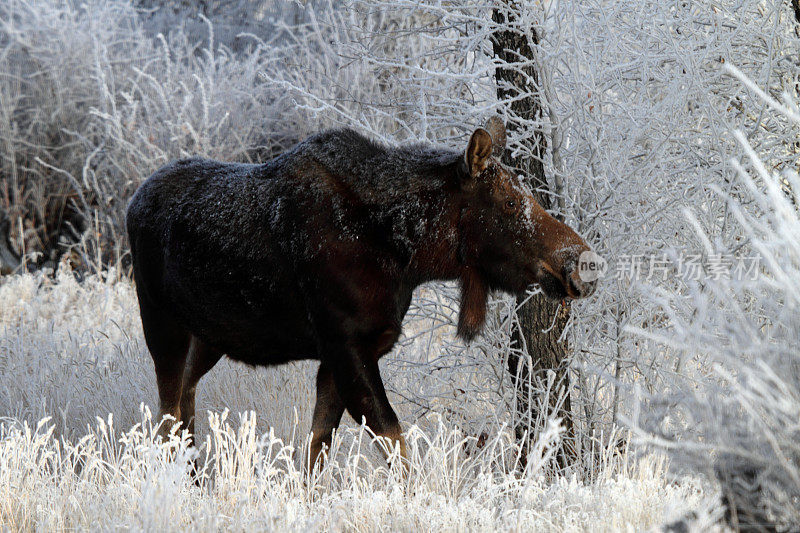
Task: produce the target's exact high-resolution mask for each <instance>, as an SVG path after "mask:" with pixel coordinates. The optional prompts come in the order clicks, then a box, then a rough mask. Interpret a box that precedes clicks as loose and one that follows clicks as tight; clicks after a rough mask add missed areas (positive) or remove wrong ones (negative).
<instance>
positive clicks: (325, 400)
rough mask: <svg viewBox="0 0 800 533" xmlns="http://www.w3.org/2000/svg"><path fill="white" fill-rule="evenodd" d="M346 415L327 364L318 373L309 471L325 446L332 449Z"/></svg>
mask: <svg viewBox="0 0 800 533" xmlns="http://www.w3.org/2000/svg"><path fill="white" fill-rule="evenodd" d="M343 413H344V402H342V399H341V398H340V397H339V392H338V391H337V390H336V383H334V381H333V373H332V372H331V370H330V368H328V366H327V365H326V364H325V363H322V364H320V365H319V370H318V371H317V403H316V404H315V405H314V419H313V420H312V422H311V432H312V434H313V435H312V437H311V450H310V456H309V461H310V462H309V465H308V471H309V472H311V470H312V469H313V468H314V464H316V462H317V459H318V458H319V457H320V454H321V453H322V448H323V446H327V447H330V445H331V436H332V435H333V430H334V429H335V428H336V427H337V426H338V425H339V422H340V421H341V420H342V414H343Z"/></svg>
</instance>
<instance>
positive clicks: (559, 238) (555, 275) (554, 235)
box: [458, 117, 596, 339]
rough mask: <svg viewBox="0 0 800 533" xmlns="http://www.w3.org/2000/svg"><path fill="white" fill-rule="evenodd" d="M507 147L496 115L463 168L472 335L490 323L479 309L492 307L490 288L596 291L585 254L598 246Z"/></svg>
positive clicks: (478, 134)
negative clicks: (546, 197) (540, 193)
mask: <svg viewBox="0 0 800 533" xmlns="http://www.w3.org/2000/svg"><path fill="white" fill-rule="evenodd" d="M505 148H506V131H505V126H504V125H503V123H502V121H501V120H500V119H499V118H497V117H493V118H492V119H490V120H489V121H488V123H487V126H486V128H485V129H484V128H478V129H477V130H475V132H474V133H473V134H472V136H471V137H470V140H469V143H468V145H467V149H466V151H465V152H464V160H463V163H462V164H461V165H460V168H459V170H458V173H459V180H460V186H461V189H462V191H463V193H464V204H463V208H462V217H461V228H460V229H461V231H460V234H461V242H460V243H459V246H460V255H461V261H462V263H463V264H464V265H465V274H464V275H462V291H463V298H464V301H462V310H465V312H464V313H462V317H461V319H460V321H459V333H460V334H461V335H462V336H463V337H465V338H467V339H469V338H471V337H472V336H474V335H475V334H476V333H477V331H478V330H479V329H480V327H481V326H482V325H483V318H484V315H483V313H484V312H485V311H481V310H479V308H484V309H485V292H486V289H494V290H502V291H506V292H510V293H513V294H521V293H524V292H525V290H527V289H528V288H530V287H531V286H532V285H539V286H540V287H541V289H542V291H543V292H544V294H545V295H546V296H547V297H549V298H551V299H556V300H562V299H565V298H583V297H586V296H589V295H590V294H592V292H594V289H595V285H596V282H595V281H594V280H584V279H581V275H580V272H579V258H580V257H581V254H582V253H584V252H588V251H590V250H591V249H590V248H589V246H588V245H587V244H586V242H585V241H584V240H583V239H582V238H581V237H579V236H578V234H577V233H575V231H573V230H572V228H570V227H569V226H567V225H566V224H564V223H562V222H560V221H558V220H556V219H555V218H553V217H552V216H551V215H550V214H548V213H547V212H546V211H545V210H544V209H543V208H542V206H541V205H540V204H539V203H538V202H537V201H536V199H535V197H534V196H533V194H532V192H531V190H530V188H529V187H527V186H526V184H525V183H524V181H523V178H522V177H521V176H517V175H515V173H513V172H512V170H511V169H510V168H508V167H507V166H506V165H504V164H503V163H502V162H501V157H502V155H503V152H504V150H505ZM470 306H472V309H473V312H472V313H471V312H470V308H471V307H470ZM471 315H472V316H471Z"/></svg>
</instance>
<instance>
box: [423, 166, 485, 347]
mask: <svg viewBox="0 0 800 533" xmlns="http://www.w3.org/2000/svg"><path fill="white" fill-rule="evenodd" d="M452 167H453V165H448V167H447V168H443V169H442V170H443V173H449V174H450V175H453V173H454V172H455V169H454V168H452ZM442 183H443V186H442V188H441V189H440V190H438V191H436V193H435V194H433V195H429V196H428V197H427V198H424V199H423V198H414V200H415V201H416V203H417V205H419V204H422V205H425V206H426V213H425V214H424V215H423V219H424V220H425V223H426V225H427V228H426V231H425V232H424V233H423V235H422V236H421V238H420V239H419V241H418V242H416V243H414V244H415V246H414V250H415V251H414V254H413V256H412V260H411V262H410V264H409V268H408V275H409V276H408V278H407V281H408V282H409V285H410V286H411V287H412V288H414V287H417V286H419V285H421V284H422V283H425V282H428V281H434V280H440V281H453V280H459V282H460V285H461V305H460V312H459V319H458V335H459V336H460V337H461V338H463V339H464V340H467V341H469V340H472V338H474V337H475V336H476V335H477V334H478V333H480V331H481V329H482V328H483V325H484V323H485V321H486V305H487V302H488V294H489V290H488V287H487V284H486V282H485V281H484V279H483V277H482V276H481V274H480V271H479V269H478V268H477V267H476V266H475V265H470V264H468V263H467V262H466V261H465V258H464V257H463V250H462V247H463V242H462V240H463V238H464V237H465V236H464V235H462V233H463V227H462V216H463V214H464V211H465V201H464V198H463V197H462V193H461V192H460V191H454V190H452V189H451V187H450V186H448V184H450V183H452V180H443V181H442Z"/></svg>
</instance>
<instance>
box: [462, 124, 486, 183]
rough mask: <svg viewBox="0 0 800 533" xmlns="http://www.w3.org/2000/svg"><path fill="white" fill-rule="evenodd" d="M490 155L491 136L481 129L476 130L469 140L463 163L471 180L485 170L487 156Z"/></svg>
mask: <svg viewBox="0 0 800 533" xmlns="http://www.w3.org/2000/svg"><path fill="white" fill-rule="evenodd" d="M490 155H492V136H491V135H489V132H488V131H486V130H485V129H483V128H478V129H477V130H475V132H474V133H473V134H472V137H470V138H469V144H468V145H467V151H466V152H465V153H464V162H465V163H466V164H467V170H468V171H469V175H470V176H471V177H473V178H475V177H477V176H478V174H480V173H481V172H483V171H484V170H485V169H486V164H487V162H488V161H489V156H490Z"/></svg>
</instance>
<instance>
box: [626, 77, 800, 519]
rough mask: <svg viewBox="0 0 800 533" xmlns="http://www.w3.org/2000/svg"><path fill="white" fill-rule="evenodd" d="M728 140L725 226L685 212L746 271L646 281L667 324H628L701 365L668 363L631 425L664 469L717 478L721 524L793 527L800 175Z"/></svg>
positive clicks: (785, 108) (797, 501) (797, 118)
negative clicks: (671, 286) (724, 515)
mask: <svg viewBox="0 0 800 533" xmlns="http://www.w3.org/2000/svg"><path fill="white" fill-rule="evenodd" d="M727 70H728V72H729V73H730V74H732V75H733V76H735V77H737V78H739V79H740V80H742V81H743V82H744V83H745V84H746V86H747V88H748V89H747V90H748V92H751V93H752V94H753V95H754V96H755V97H758V98H760V99H762V101H763V102H764V103H765V104H766V105H768V106H769V108H770V109H769V110H768V111H767V113H770V114H774V115H776V118H773V119H771V120H770V122H772V123H775V124H778V123H781V124H782V126H781V127H782V128H783V129H784V135H785V137H786V139H787V140H792V139H797V138H798V136H800V112H798V107H797V104H796V103H794V101H793V99H792V98H791V97H790V96H789V94H788V93H784V95H783V103H781V102H779V101H777V100H775V99H773V97H772V96H769V95H768V94H766V93H764V92H762V91H761V90H760V89H759V88H758V86H757V85H756V84H755V83H754V82H753V81H751V80H749V79H748V78H746V77H745V76H744V75H743V74H742V73H741V72H740V71H739V70H738V69H736V68H733V67H731V68H728V69H727ZM733 76H732V77H733ZM735 138H736V140H737V142H738V144H739V147H740V150H741V153H742V156H741V157H737V158H734V159H732V160H731V161H730V165H731V167H732V172H731V178H730V179H731V181H732V182H735V184H732V187H731V188H732V189H734V190H736V191H737V192H736V193H735V194H734V193H732V192H731V189H723V188H721V187H715V192H716V194H717V195H718V196H719V197H720V201H724V202H725V206H726V211H727V224H729V225H730V226H731V229H730V233H729V234H727V235H725V238H723V236H720V235H718V234H717V235H715V234H714V233H712V232H711V231H710V230H709V229H708V228H705V227H704V226H703V225H702V224H701V223H700V222H699V221H698V218H697V215H696V211H695V210H687V211H686V213H685V215H686V217H687V220H688V221H689V223H690V224H691V225H692V226H693V228H694V235H695V238H696V239H697V248H696V250H698V252H700V253H702V254H703V255H704V256H705V257H711V256H714V255H717V256H721V257H732V256H733V254H734V253H736V254H746V255H751V256H753V257H755V258H757V259H758V260H759V261H758V262H757V263H756V264H755V266H756V268H754V270H753V272H752V274H747V275H745V276H741V275H715V274H714V273H707V274H708V276H705V277H703V278H702V280H699V281H698V280H695V281H691V280H688V281H687V283H686V286H685V288H686V290H685V291H679V292H678V291H667V290H663V289H659V288H653V289H652V292H651V297H652V298H653V300H654V301H656V302H658V303H659V305H660V306H661V308H662V309H663V313H664V315H665V316H666V317H667V319H668V326H669V327H668V328H666V329H665V330H663V331H659V332H656V331H655V330H651V331H649V332H644V331H638V332H637V333H638V334H640V335H643V336H645V337H648V338H650V339H651V340H653V341H656V342H660V343H662V345H663V346H665V347H666V348H667V349H668V350H670V351H675V352H677V353H679V354H680V355H681V361H682V362H683V366H696V367H700V368H703V369H705V372H704V373H703V375H701V376H698V375H696V374H689V373H685V372H681V373H677V372H676V376H675V378H674V379H673V380H671V383H670V387H669V388H668V389H666V390H660V391H656V392H655V393H653V394H649V395H644V398H645V399H646V400H647V402H648V404H649V405H648V408H647V410H646V411H645V412H643V413H642V415H641V418H640V419H639V420H638V422H639V424H640V427H641V428H642V429H643V430H644V431H645V432H646V434H644V435H643V436H644V437H645V440H646V441H647V442H650V443H652V444H654V445H655V446H656V447H658V448H660V449H663V450H665V451H667V452H668V453H669V455H670V457H671V458H672V461H673V464H674V465H675V466H677V467H684V468H687V469H690V470H691V471H693V472H704V473H706V474H707V475H708V476H709V477H710V478H712V479H716V480H717V481H718V482H719V484H720V487H721V490H722V496H723V500H724V502H725V503H726V505H727V506H728V514H729V519H730V521H731V523H733V524H738V525H739V526H750V527H756V528H757V529H758V528H763V529H769V528H772V527H775V526H776V525H777V526H778V527H779V528H780V529H786V528H789V529H793V528H796V527H797V524H798V523H800V444H798V443H800V336H799V335H800V333H798V332H800V315H798V308H800V293H798V285H799V284H800V212H799V211H798V205H800V176H798V173H797V172H798V167H797V163H796V162H795V164H794V165H792V166H788V167H783V168H782V169H781V166H780V165H776V164H775V163H774V162H773V161H771V160H769V159H762V158H761V157H759V155H758V154H757V153H756V151H755V150H754V149H753V147H752V146H751V143H750V142H749V141H748V138H747V136H746V134H745V133H744V132H742V131H737V132H736V134H735ZM779 169H780V170H779ZM728 235H734V236H735V238H733V239H731V238H729V237H728Z"/></svg>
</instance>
